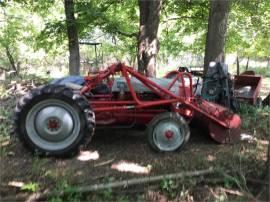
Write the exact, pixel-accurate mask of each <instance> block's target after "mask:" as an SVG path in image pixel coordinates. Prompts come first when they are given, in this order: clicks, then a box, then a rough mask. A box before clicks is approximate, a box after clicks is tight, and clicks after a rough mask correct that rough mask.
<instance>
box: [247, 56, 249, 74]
mask: <svg viewBox="0 0 270 202" xmlns="http://www.w3.org/2000/svg"><path fill="white" fill-rule="evenodd" d="M248 65H249V57H248V58H247V64H246V71H247V70H248Z"/></svg>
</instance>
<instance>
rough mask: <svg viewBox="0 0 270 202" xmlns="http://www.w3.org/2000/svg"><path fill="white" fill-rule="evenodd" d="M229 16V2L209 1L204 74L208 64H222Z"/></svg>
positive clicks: (227, 0)
mask: <svg viewBox="0 0 270 202" xmlns="http://www.w3.org/2000/svg"><path fill="white" fill-rule="evenodd" d="M228 14H229V0H210V11H209V18H208V31H207V36H206V46H205V57H204V72H206V71H207V67H208V65H209V62H211V61H216V62H224V60H225V55H224V46H225V38H226V32H227V19H228Z"/></svg>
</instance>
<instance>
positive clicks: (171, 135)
mask: <svg viewBox="0 0 270 202" xmlns="http://www.w3.org/2000/svg"><path fill="white" fill-rule="evenodd" d="M173 135H174V133H173V131H171V130H167V131H165V136H166V138H167V139H168V140H170V139H172V137H173Z"/></svg>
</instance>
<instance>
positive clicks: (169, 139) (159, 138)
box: [153, 120, 184, 151]
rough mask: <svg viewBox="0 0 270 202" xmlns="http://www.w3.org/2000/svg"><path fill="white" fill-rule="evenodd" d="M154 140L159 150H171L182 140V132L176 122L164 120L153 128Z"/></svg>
mask: <svg viewBox="0 0 270 202" xmlns="http://www.w3.org/2000/svg"><path fill="white" fill-rule="evenodd" d="M153 133H154V142H155V144H156V145H157V147H158V148H159V149H160V150H161V151H173V150H175V149H176V148H178V147H179V146H180V145H181V144H182V142H183V141H184V137H183V134H182V132H181V130H180V129H179V126H178V125H177V123H176V122H174V121H171V120H164V121H162V122H160V123H159V124H158V125H157V126H156V127H155V129H154V131H153Z"/></svg>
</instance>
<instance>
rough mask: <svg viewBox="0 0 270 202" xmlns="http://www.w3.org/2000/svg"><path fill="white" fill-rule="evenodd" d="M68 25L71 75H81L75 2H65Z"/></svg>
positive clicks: (69, 0) (70, 0)
mask: <svg viewBox="0 0 270 202" xmlns="http://www.w3.org/2000/svg"><path fill="white" fill-rule="evenodd" d="M65 13H66V25H67V35H68V48H69V74H70V75H79V74H80V51H79V41H78V33H77V26H76V19H75V16H74V2H73V0H65Z"/></svg>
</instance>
